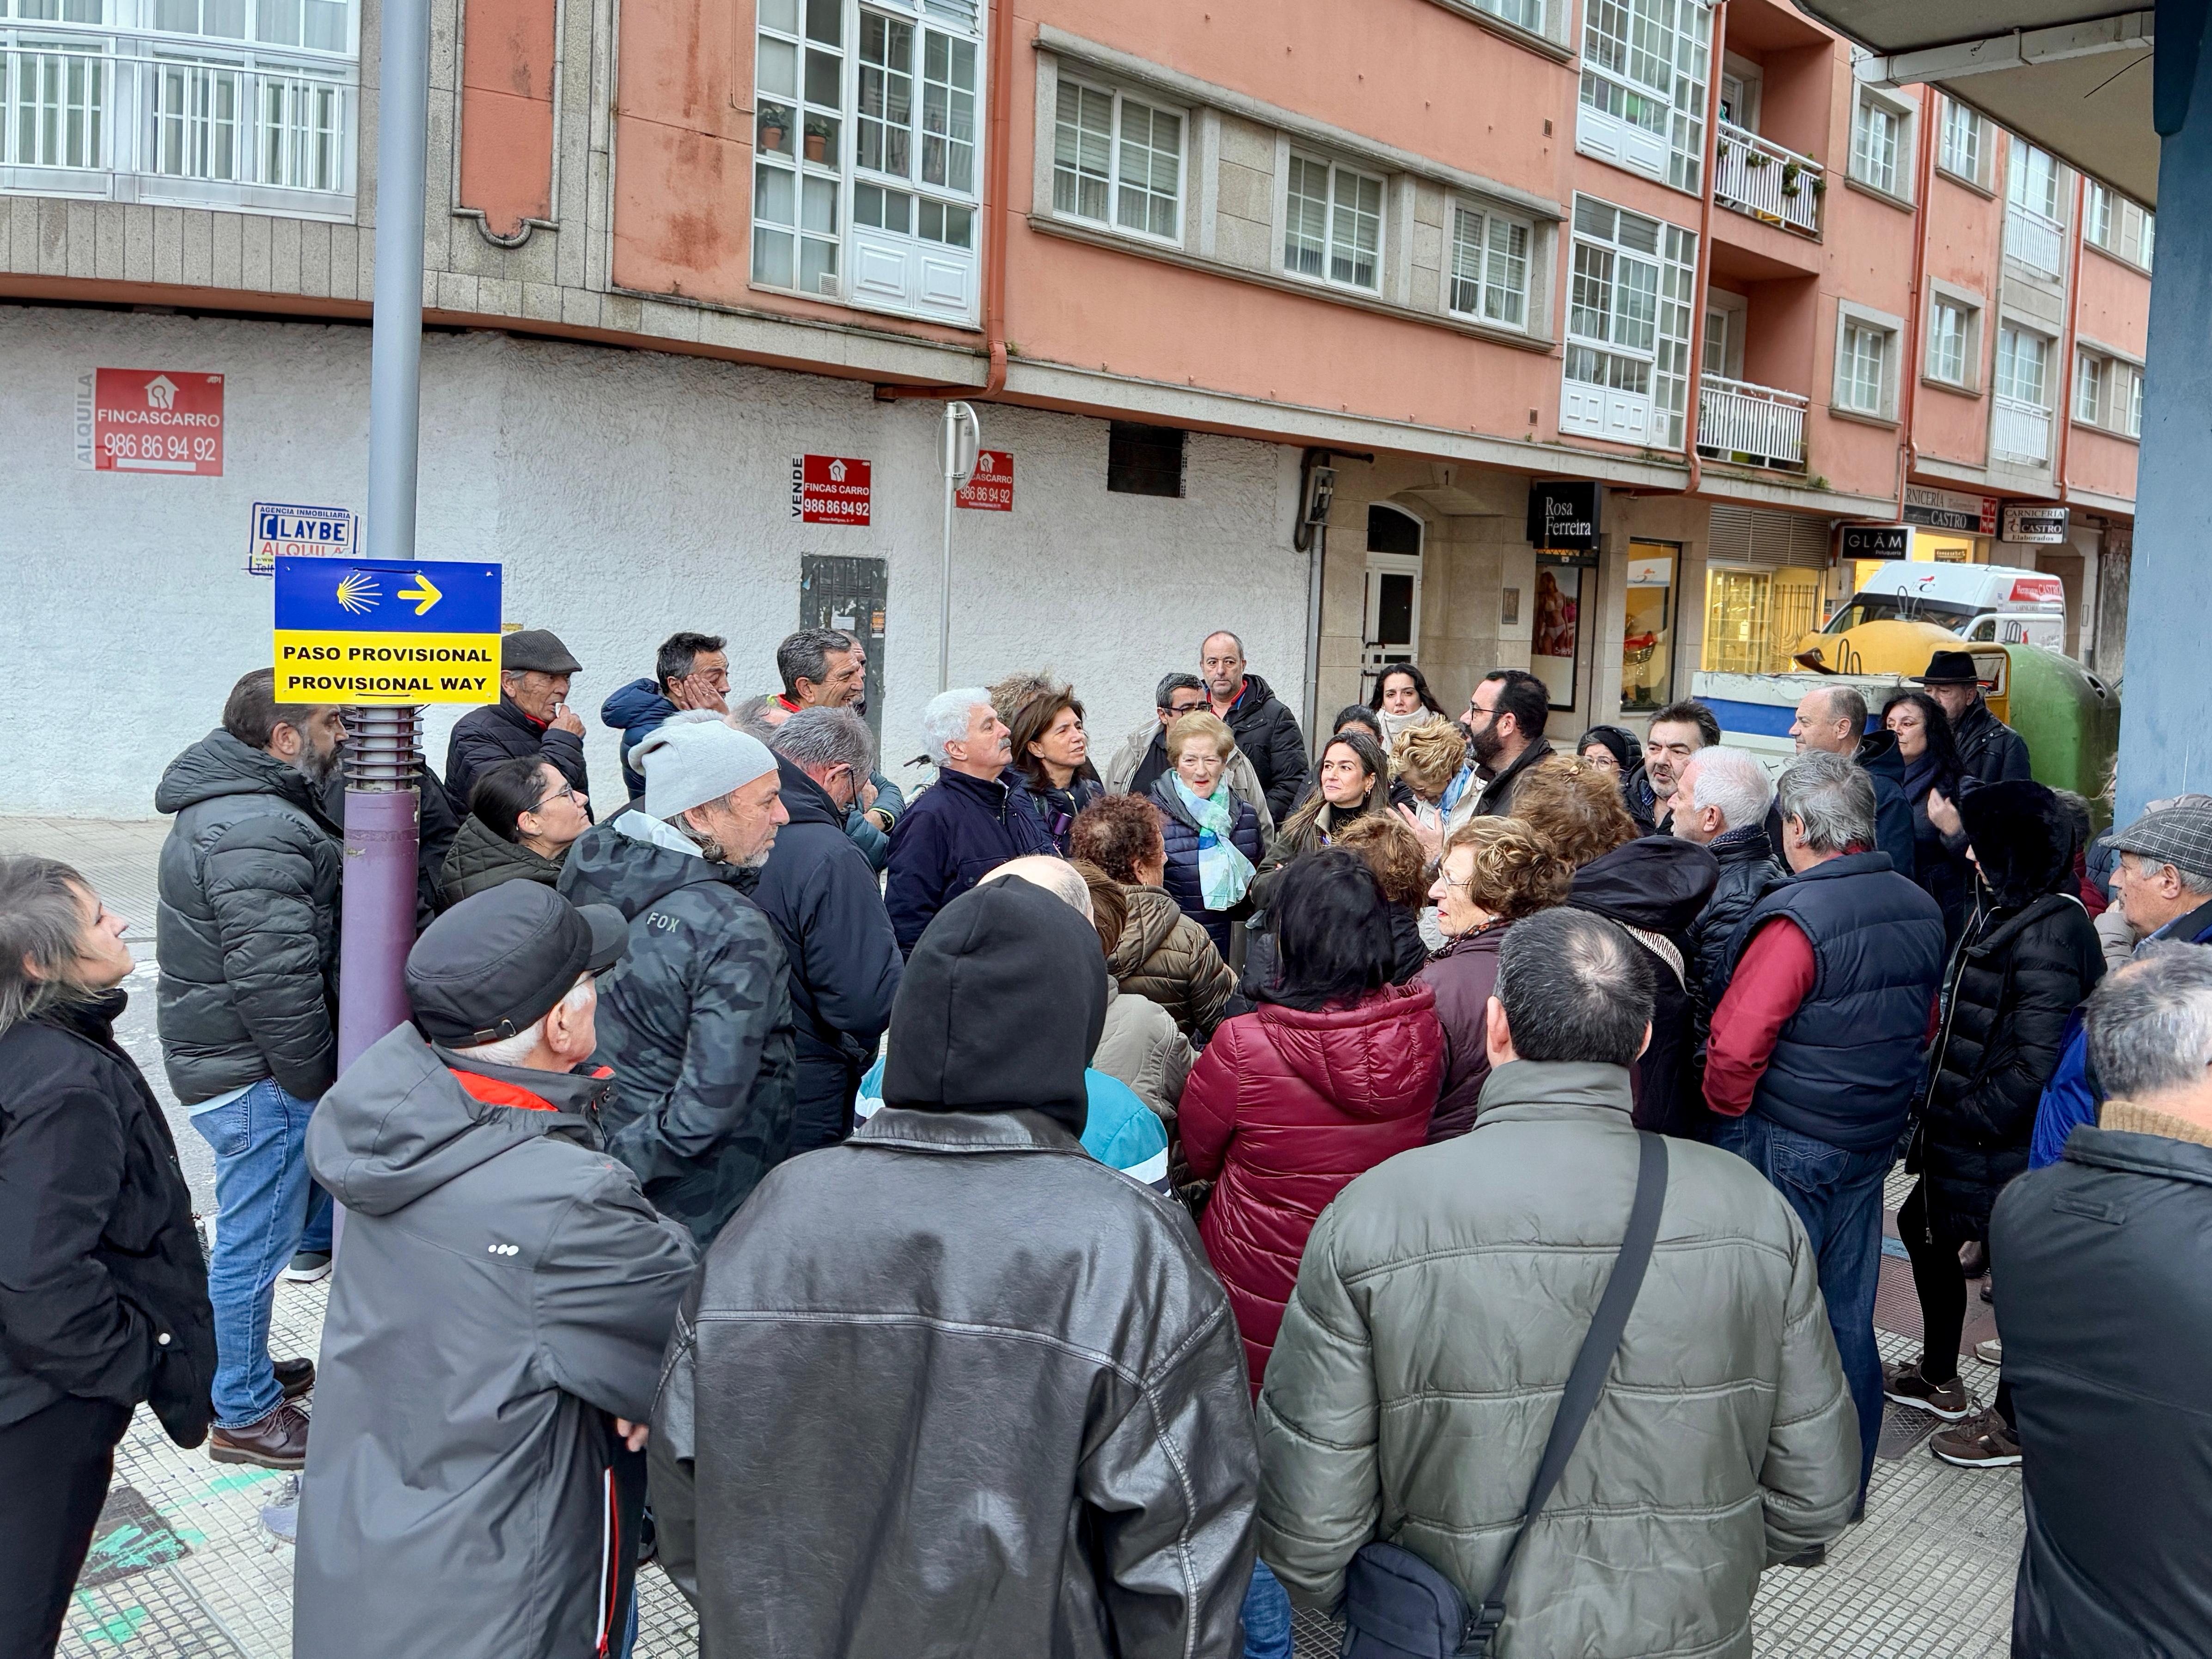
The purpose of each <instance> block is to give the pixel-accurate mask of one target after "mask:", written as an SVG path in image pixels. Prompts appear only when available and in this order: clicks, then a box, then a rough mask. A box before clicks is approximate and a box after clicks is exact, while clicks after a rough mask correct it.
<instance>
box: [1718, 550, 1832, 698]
mask: <svg viewBox="0 0 2212 1659" xmlns="http://www.w3.org/2000/svg"><path fill="white" fill-rule="evenodd" d="M1824 580H1826V572H1825V571H1820V570H1814V569H1810V568H1802V567H1798V566H1795V565H1784V566H1783V567H1782V568H1779V569H1774V570H1747V569H1740V568H1731V567H1729V566H1724V565H1710V566H1708V567H1707V568H1706V570H1705V646H1704V649H1703V651H1702V652H1701V653H1700V654H1699V666H1700V667H1701V668H1703V669H1705V671H1707V672H1708V673H1722V674H1787V673H1789V672H1790V671H1792V670H1793V669H1794V668H1795V667H1796V663H1795V662H1794V661H1793V660H1792V659H1793V658H1794V657H1795V655H1796V651H1797V646H1798V641H1800V640H1802V638H1803V637H1804V636H1805V635H1808V634H1809V633H1811V632H1813V631H1814V629H1817V628H1818V627H1819V626H1820V587H1821V584H1822V582H1823V581H1824Z"/></svg>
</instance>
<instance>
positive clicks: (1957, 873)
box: [1881, 691, 1974, 950]
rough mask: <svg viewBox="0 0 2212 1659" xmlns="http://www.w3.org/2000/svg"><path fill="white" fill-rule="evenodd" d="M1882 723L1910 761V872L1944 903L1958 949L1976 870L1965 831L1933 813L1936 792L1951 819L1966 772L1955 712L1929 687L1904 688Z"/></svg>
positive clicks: (1946, 924)
mask: <svg viewBox="0 0 2212 1659" xmlns="http://www.w3.org/2000/svg"><path fill="white" fill-rule="evenodd" d="M1881 723H1882V725H1883V726H1885V727H1886V728H1887V730H1888V731H1889V732H1891V734H1892V735H1893V736H1894V737H1895V738H1897V753H1898V757H1899V759H1900V760H1902V761H1903V762H1904V763H1905V799H1906V800H1907V801H1909V802H1911V805H1912V853H1913V859H1912V861H1913V866H1914V867H1913V868H1912V869H1911V870H1908V871H1906V872H1905V873H1906V874H1907V875H1909V876H1911V877H1912V878H1913V879H1914V880H1916V881H1917V882H1918V883H1919V884H1920V886H1921V889H1922V890H1923V891H1924V892H1926V894H1927V895H1928V896H1929V897H1930V898H1932V899H1934V900H1935V901H1936V903H1937V904H1939V905H1941V906H1942V908H1943V937H1944V939H1945V941H1946V942H1947V943H1948V944H1949V945H1951V946H1952V948H1954V950H1955V949H1956V948H1957V946H1958V944H1959V936H1960V934H1961V933H1964V932H1966V915H1967V913H1968V912H1969V911H1970V910H1971V909H1972V908H1973V901H1974V870H1973V866H1972V865H1971V864H1969V863H1968V862H1967V861H1966V835H1965V833H1964V832H1963V831H1961V830H1958V829H1953V830H1952V831H1951V832H1949V833H1948V834H1947V833H1946V832H1945V829H1944V827H1943V823H1938V822H1936V818H1931V817H1929V797H1930V796H1931V795H1932V796H1933V797H1934V798H1935V799H1936V817H1937V818H1941V819H1942V820H1943V821H1944V823H1949V822H1951V821H1952V818H1953V815H1954V813H1955V812H1956V811H1957V808H1958V801H1959V794H1960V787H1959V780H1960V778H1961V777H1963V776H1964V775H1966V767H1965V765H1964V763H1961V762H1960V759H1959V744H1958V741H1957V739H1955V738H1954V737H1953V736H1952V735H1951V717H1950V716H1949V715H1948V714H1945V713H1944V712H1943V705H1942V703H1940V702H1936V699H1935V698H1933V697H1931V696H1929V695H1928V694H1927V693H1926V692H1925V691H1899V692H1898V693H1897V694H1896V695H1895V696H1893V697H1891V698H1890V700H1889V701H1888V702H1886V703H1884V704H1882V706H1881Z"/></svg>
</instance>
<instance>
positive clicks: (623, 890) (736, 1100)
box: [561, 812, 794, 1245]
mask: <svg viewBox="0 0 2212 1659" xmlns="http://www.w3.org/2000/svg"><path fill="white" fill-rule="evenodd" d="M758 879H759V872H757V871H753V870H741V869H739V868H738V866H735V865H732V864H710V863H708V861H707V860H705V859H703V858H702V857H700V855H699V852H698V849H697V848H695V847H693V846H692V845H691V843H690V842H688V841H685V840H684V838H683V837H682V836H679V835H678V834H677V833H676V831H674V830H673V829H669V828H668V827H667V826H666V825H665V824H663V823H659V822H658V821H656V820H654V819H653V818H648V817H646V816H645V814H643V813H642V812H625V813H623V815H622V817H618V818H617V819H616V820H615V821H614V822H613V823H603V824H600V825H599V827H598V828H596V829H588V830H586V831H585V833H584V835H583V836H582V838H581V839H580V840H579V841H578V842H576V844H575V845H574V847H572V848H569V849H568V867H567V868H565V869H564V870H562V872H561V891H562V894H563V895H564V896H566V897H567V898H568V901H569V902H571V903H572V904H611V905H613V906H615V907H616V908H617V909H619V910H620V911H621V912H622V913H623V915H625V916H627V917H629V955H628V956H627V957H624V958H623V961H622V963H621V965H620V966H619V967H617V969H615V970H614V971H613V972H612V973H611V974H609V975H606V976H605V979H604V980H603V981H601V983H600V987H599V1053H598V1054H597V1055H596V1056H594V1058H595V1059H596V1060H598V1061H599V1063H601V1064H604V1065H608V1066H613V1067H614V1070H615V1090H614V1093H613V1095H612V1097H611V1098H610V1099H609V1100H608V1101H607V1103H606V1104H605V1106H604V1107H602V1108H601V1109H600V1112H599V1126H600V1128H601V1131H602V1132H603V1133H605V1136H606V1144H607V1150H608V1151H609V1152H612V1153H613V1154H614V1155H615V1156H616V1157H617V1158H620V1159H621V1160H622V1161H623V1163H625V1164H629V1167H630V1168H631V1169H632V1170H635V1171H636V1172H637V1178H638V1182H639V1183H640V1184H641V1186H642V1187H643V1188H645V1195H646V1196H647V1198H649V1199H651V1200H653V1206H654V1207H655V1208H656V1209H658V1210H659V1212H661V1213H662V1214H663V1215H666V1216H671V1217H673V1218H676V1219H677V1220H679V1221H681V1222H683V1223H684V1225H686V1226H688V1227H690V1229H691V1231H692V1234H693V1236H694V1237H696V1238H697V1239H698V1241H699V1243H701V1244H702V1245H704V1244H706V1243H708V1242H709V1241H711V1240H712V1239H713V1238H714V1235H715V1234H716V1233H717V1232H718V1231H720V1230H721V1225H722V1224H723V1223H724V1222H725V1221H727V1220H728V1219H729V1218H730V1217H731V1215H732V1213H733V1212H735V1211H736V1209H737V1207H738V1205H740V1204H742V1203H744V1201H745V1194H748V1193H750V1192H751V1191H752V1189H753V1188H754V1186H755V1185H756V1184H757V1182H759V1180H760V1178H761V1177H762V1176H764V1175H766V1174H767V1173H768V1172H769V1170H772V1169H774V1168H775V1166H776V1165H777V1164H781V1162H783V1160H784V1158H785V1157H786V1155H787V1153H788V1152H789V1151H790V1148H791V1131H792V1120H793V1111H794V1096H793V1089H794V1084H793V1034H792V1020H791V991H790V986H789V969H787V966H786V963H785V958H784V954H783V946H782V945H781V944H780V943H778V942H777V939H776V936H775V926H774V925H773V924H772V923H771V922H770V921H769V919H768V917H767V916H766V915H763V913H762V910H761V908H760V906H759V905H757V903H755V902H753V899H752V897H751V893H752V890H753V887H754V885H755V884H756V883H757V880H758Z"/></svg>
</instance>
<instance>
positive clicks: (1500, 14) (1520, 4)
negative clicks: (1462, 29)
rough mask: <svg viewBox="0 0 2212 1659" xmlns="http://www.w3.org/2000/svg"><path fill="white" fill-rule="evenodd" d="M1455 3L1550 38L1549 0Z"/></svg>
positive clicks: (1482, 0)
mask: <svg viewBox="0 0 2212 1659" xmlns="http://www.w3.org/2000/svg"><path fill="white" fill-rule="evenodd" d="M1456 3H1458V4H1460V5H1463V6H1467V7H1469V8H1471V9H1474V10H1475V11H1479V12H1482V13H1484V14H1485V15H1488V16H1491V17H1495V18H1496V19H1497V20H1498V21H1499V22H1501V23H1507V24H1510V25H1511V26H1512V27H1515V28H1516V29H1521V30H1522V31H1524V32H1525V33H1529V34H1535V35H1541V36H1542V37H1543V38H1544V39H1545V40H1550V39H1551V38H1552V32H1551V28H1550V24H1551V21H1552V18H1551V10H1552V9H1551V3H1550V0H1456Z"/></svg>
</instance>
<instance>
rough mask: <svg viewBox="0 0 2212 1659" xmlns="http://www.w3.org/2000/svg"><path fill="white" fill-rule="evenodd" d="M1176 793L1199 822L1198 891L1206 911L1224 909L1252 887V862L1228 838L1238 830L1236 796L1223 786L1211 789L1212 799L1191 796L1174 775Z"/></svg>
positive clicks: (1172, 775)
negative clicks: (1234, 830) (1232, 831)
mask: <svg viewBox="0 0 2212 1659" xmlns="http://www.w3.org/2000/svg"><path fill="white" fill-rule="evenodd" d="M1170 776H1171V777H1174V778H1175V787H1176V796H1177V797H1178V798H1179V799H1181V800H1182V804H1183V806H1184V808H1185V810H1187V811H1188V812H1189V813H1190V815H1191V817H1193V818H1194V819H1196V820H1197V822H1198V890H1199V894H1200V898H1201V899H1202V901H1203V902H1204V903H1205V905H1206V908H1207V909H1209V910H1226V909H1228V908H1230V907H1231V905H1233V904H1235V903H1236V902H1237V901H1238V900H1239V899H1241V898H1243V896H1244V890H1245V889H1246V888H1248V887H1249V886H1250V885H1251V884H1252V860H1249V859H1248V858H1246V857H1245V856H1244V854H1243V853H1241V852H1239V851H1238V850H1237V847H1236V844H1235V843H1234V842H1231V840H1230V839H1229V835H1230V831H1231V830H1232V829H1235V828H1236V827H1237V808H1236V805H1235V801H1236V799H1237V798H1236V796H1235V795H1234V794H1232V793H1231V791H1230V789H1229V786H1228V785H1227V784H1226V783H1225V782H1223V783H1217V784H1215V785H1214V786H1213V793H1212V796H1210V797H1208V796H1204V795H1194V794H1193V793H1191V792H1190V786H1189V785H1188V784H1187V783H1185V782H1184V781H1182V778H1181V777H1180V776H1179V775H1175V774H1172V773H1171V774H1170Z"/></svg>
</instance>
